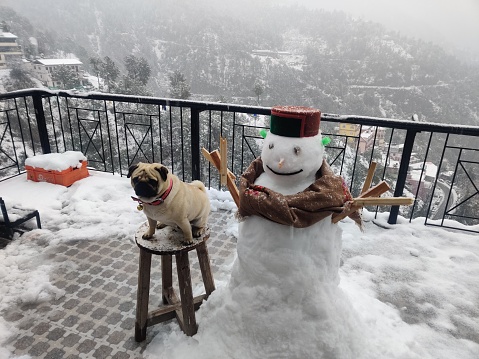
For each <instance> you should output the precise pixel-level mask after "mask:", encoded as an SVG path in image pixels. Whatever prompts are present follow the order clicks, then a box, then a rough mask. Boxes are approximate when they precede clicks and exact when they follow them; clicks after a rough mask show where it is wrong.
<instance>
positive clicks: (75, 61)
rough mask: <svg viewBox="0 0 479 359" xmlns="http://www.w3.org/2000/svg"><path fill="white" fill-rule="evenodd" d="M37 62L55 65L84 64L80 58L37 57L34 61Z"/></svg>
mask: <svg viewBox="0 0 479 359" xmlns="http://www.w3.org/2000/svg"><path fill="white" fill-rule="evenodd" d="M33 62H34V63H36V64H42V65H46V66H55V65H83V62H81V61H80V60H78V59H36V60H35V61H33Z"/></svg>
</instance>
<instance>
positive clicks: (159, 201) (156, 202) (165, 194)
mask: <svg viewBox="0 0 479 359" xmlns="http://www.w3.org/2000/svg"><path fill="white" fill-rule="evenodd" d="M172 188H173V180H172V179H171V178H170V185H169V186H168V188H167V189H166V191H165V192H163V194H162V195H161V196H158V197H156V198H155V199H154V200H153V202H143V201H142V200H141V199H139V198H136V197H133V196H131V199H132V200H134V201H137V202H138V203H139V204H140V205H142V204H149V205H150V206H158V205H160V204H162V203H163V202H165V199H166V197H168V195H169V194H170V192H171V189H172Z"/></svg>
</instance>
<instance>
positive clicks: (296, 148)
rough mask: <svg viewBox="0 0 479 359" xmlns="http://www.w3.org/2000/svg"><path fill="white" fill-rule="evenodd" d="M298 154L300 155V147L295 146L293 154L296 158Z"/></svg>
mask: <svg viewBox="0 0 479 359" xmlns="http://www.w3.org/2000/svg"><path fill="white" fill-rule="evenodd" d="M300 153H301V147H298V146H296V147H295V148H294V154H295V155H296V156H298V155H299V154H300Z"/></svg>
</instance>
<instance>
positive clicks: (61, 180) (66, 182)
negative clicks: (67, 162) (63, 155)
mask: <svg viewBox="0 0 479 359" xmlns="http://www.w3.org/2000/svg"><path fill="white" fill-rule="evenodd" d="M87 164H88V162H87V161H82V164H81V167H80V168H72V167H70V168H67V169H66V170H63V171H51V170H45V169H43V168H39V167H31V166H25V169H26V171H27V179H29V180H31V181H35V182H48V183H53V184H59V185H62V186H66V187H68V186H71V185H72V184H73V183H74V182H75V181H78V180H81V179H82V178H85V177H88V176H89V175H90V174H89V173H88V169H87V168H86V166H87Z"/></svg>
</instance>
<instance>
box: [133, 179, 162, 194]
mask: <svg viewBox="0 0 479 359" xmlns="http://www.w3.org/2000/svg"><path fill="white" fill-rule="evenodd" d="M135 193H136V195H137V196H140V197H154V196H156V195H157V193H156V188H152V187H151V186H150V185H149V184H148V183H145V182H139V183H138V184H137V185H136V186H135Z"/></svg>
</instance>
